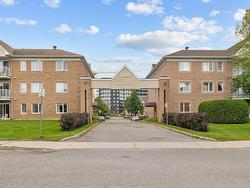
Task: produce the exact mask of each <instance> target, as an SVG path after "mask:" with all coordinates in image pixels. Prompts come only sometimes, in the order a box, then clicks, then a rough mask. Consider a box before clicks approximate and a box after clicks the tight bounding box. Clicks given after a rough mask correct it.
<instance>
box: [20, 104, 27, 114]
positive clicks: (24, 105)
mask: <svg viewBox="0 0 250 188" xmlns="http://www.w3.org/2000/svg"><path fill="white" fill-rule="evenodd" d="M21 114H27V105H26V104H21Z"/></svg>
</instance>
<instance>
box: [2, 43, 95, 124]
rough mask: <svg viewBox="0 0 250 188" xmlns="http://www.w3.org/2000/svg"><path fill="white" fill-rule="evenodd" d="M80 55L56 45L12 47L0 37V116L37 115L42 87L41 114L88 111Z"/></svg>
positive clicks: (88, 74) (87, 73) (49, 116)
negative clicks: (24, 47) (43, 96)
mask: <svg viewBox="0 0 250 188" xmlns="http://www.w3.org/2000/svg"><path fill="white" fill-rule="evenodd" d="M91 77H92V78H93V77H94V75H93V73H92V72H91V70H90V67H89V65H88V64H87V62H86V60H85V59H84V57H83V56H81V55H78V54H74V53H71V52H67V51H64V50H60V49H56V47H54V48H51V49H14V48H12V47H10V46H9V45H8V44H6V43H4V42H3V41H0V118H1V119H8V118H11V119H38V118H39V113H40V110H41V106H40V98H39V94H38V92H39V90H40V89H45V98H44V109H43V117H44V118H45V119H58V118H59V117H60V114H62V113H64V112H84V111H87V112H89V113H91V112H92V106H90V105H87V101H92V92H91V89H90V80H89V79H84V78H91Z"/></svg>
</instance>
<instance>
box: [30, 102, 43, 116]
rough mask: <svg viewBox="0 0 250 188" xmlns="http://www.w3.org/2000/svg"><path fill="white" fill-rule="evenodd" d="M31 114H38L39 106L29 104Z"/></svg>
mask: <svg viewBox="0 0 250 188" xmlns="http://www.w3.org/2000/svg"><path fill="white" fill-rule="evenodd" d="M31 110H32V111H31V112H32V114H39V113H40V111H41V104H31Z"/></svg>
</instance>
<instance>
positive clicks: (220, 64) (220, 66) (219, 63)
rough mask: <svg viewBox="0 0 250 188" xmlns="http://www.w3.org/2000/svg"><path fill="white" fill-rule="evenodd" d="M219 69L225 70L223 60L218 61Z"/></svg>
mask: <svg viewBox="0 0 250 188" xmlns="http://www.w3.org/2000/svg"><path fill="white" fill-rule="evenodd" d="M217 70H218V71H223V70H224V64H223V62H218V63H217Z"/></svg>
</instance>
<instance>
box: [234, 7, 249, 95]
mask: <svg viewBox="0 0 250 188" xmlns="http://www.w3.org/2000/svg"><path fill="white" fill-rule="evenodd" d="M236 34H237V35H238V36H239V37H240V38H242V39H243V40H242V41H241V42H239V43H238V44H237V45H235V48H236V49H238V50H239V52H238V54H237V56H235V57H234V58H233V62H234V66H235V68H237V69H240V70H242V74H241V75H239V76H237V77H235V78H234V79H233V89H234V91H236V90H238V89H239V88H242V89H243V92H244V93H246V94H247V95H250V9H247V10H246V14H245V16H244V18H243V20H242V23H241V24H240V25H238V26H237V28H236Z"/></svg>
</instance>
